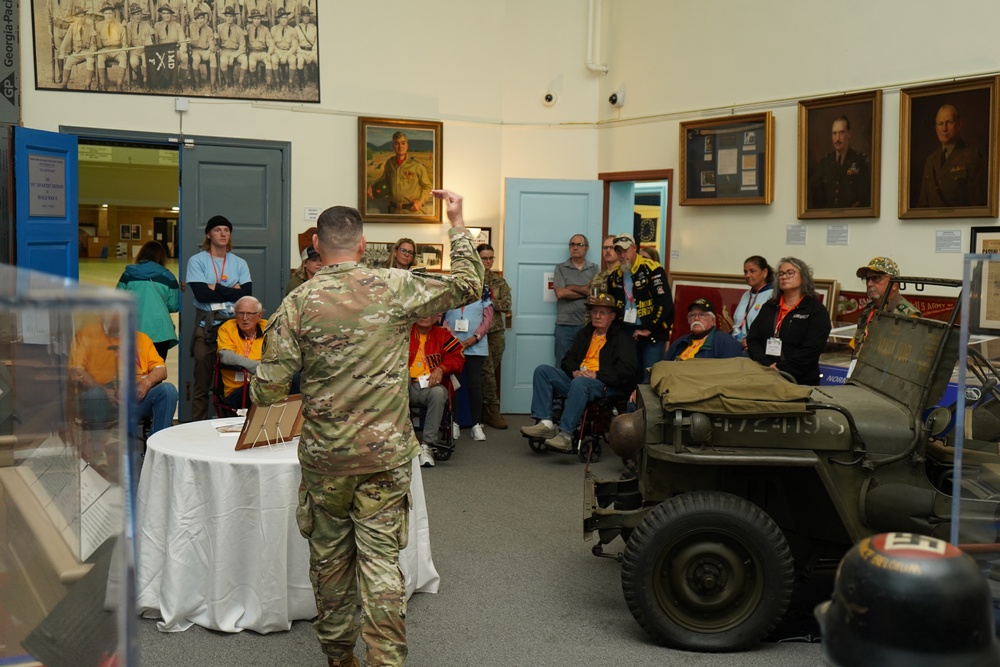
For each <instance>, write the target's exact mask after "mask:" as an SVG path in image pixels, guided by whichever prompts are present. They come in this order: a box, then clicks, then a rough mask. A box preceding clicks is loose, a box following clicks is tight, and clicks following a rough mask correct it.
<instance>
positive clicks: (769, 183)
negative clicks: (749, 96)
mask: <svg viewBox="0 0 1000 667" xmlns="http://www.w3.org/2000/svg"><path fill="white" fill-rule="evenodd" d="M680 150H681V155H680V161H681V177H680V189H681V201H680V203H681V206H712V205H720V204H770V203H771V200H772V199H773V198H774V116H773V115H772V114H771V112H770V111H766V112H764V113H752V114H743V115H740V116H726V117H723V118H709V119H706V120H697V121H687V122H682V123H681V124H680Z"/></svg>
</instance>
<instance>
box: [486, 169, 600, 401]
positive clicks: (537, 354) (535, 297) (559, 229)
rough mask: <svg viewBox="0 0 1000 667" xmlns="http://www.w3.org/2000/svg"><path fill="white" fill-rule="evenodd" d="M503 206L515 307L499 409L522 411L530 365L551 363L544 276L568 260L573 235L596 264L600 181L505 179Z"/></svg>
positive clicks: (552, 317)
mask: <svg viewBox="0 0 1000 667" xmlns="http://www.w3.org/2000/svg"><path fill="white" fill-rule="evenodd" d="M506 208H507V212H506V216H505V218H504V246H503V268H504V271H503V275H504V278H505V279H506V280H507V283H508V284H510V288H511V292H512V293H513V295H514V311H513V313H512V318H513V327H512V328H511V329H510V330H508V331H507V334H506V337H507V349H506V351H505V352H504V356H503V362H502V372H501V383H502V388H501V392H500V400H501V410H502V411H503V412H506V413H509V414H526V413H529V412H530V411H531V377H532V374H533V373H534V370H535V367H536V366H538V365H539V364H553V363H554V362H555V352H554V349H553V347H554V343H555V341H554V336H553V331H555V325H556V302H555V293H554V292H553V291H552V290H551V289H549V284H548V281H547V278H548V276H549V275H551V274H552V273H553V271H554V268H555V265H556V264H559V263H561V262H564V261H566V259H568V258H569V246H568V243H569V239H570V237H571V236H573V235H574V234H586V236H587V239H588V240H589V241H590V250H589V251H588V253H587V259H588V260H590V261H591V262H594V263H595V264H598V265H599V264H600V262H601V227H602V216H603V184H602V183H601V182H600V181H563V180H534V179H522V178H508V179H507V184H506Z"/></svg>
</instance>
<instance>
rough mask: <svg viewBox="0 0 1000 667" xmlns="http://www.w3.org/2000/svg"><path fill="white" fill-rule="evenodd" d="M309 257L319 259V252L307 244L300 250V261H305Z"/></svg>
mask: <svg viewBox="0 0 1000 667" xmlns="http://www.w3.org/2000/svg"><path fill="white" fill-rule="evenodd" d="M310 259H319V253H318V252H316V248H314V247H312V245H307V246H306V247H305V248H304V249H303V250H302V261H303V262H305V261H306V260H310Z"/></svg>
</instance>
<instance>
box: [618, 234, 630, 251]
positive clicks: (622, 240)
mask: <svg viewBox="0 0 1000 667" xmlns="http://www.w3.org/2000/svg"><path fill="white" fill-rule="evenodd" d="M614 243H615V248H621V249H622V250H627V249H629V248H631V247H632V246H634V245H635V239H634V238H632V235H631V234H619V235H617V236H616V237H615V241H614Z"/></svg>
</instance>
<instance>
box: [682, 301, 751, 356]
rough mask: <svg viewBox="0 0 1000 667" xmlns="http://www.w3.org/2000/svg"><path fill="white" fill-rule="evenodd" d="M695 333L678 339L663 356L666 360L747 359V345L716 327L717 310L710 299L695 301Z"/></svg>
mask: <svg viewBox="0 0 1000 667" xmlns="http://www.w3.org/2000/svg"><path fill="white" fill-rule="evenodd" d="M687 319H688V326H690V327H691V333H688V334H685V335H683V336H681V337H680V338H678V339H677V340H675V341H674V342H673V344H671V346H670V347H668V348H667V352H666V354H664V355H663V360H664V361H675V360H677V361H687V360H688V359H732V358H733V357H741V356H743V346H742V345H740V343H739V341H737V340H736V339H735V338H733V337H732V336H731V335H729V334H728V333H726V332H725V331H719V330H718V329H716V328H715V308H713V307H712V302H711V301H709V300H708V299H695V300H694V301H692V302H691V305H690V306H688V316H687Z"/></svg>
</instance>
